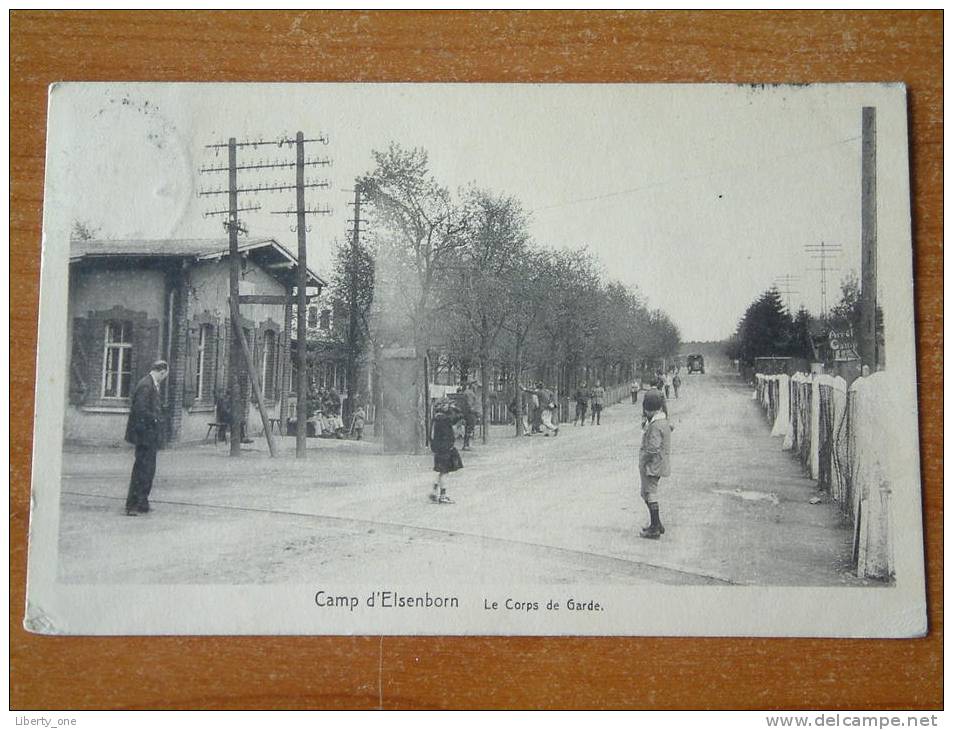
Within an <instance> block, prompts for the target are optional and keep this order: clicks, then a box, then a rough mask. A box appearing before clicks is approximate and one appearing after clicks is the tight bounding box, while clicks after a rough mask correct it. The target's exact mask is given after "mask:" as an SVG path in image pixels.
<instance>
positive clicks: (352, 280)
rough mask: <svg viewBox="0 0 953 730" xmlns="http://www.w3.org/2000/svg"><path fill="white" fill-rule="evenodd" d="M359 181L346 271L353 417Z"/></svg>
mask: <svg viewBox="0 0 953 730" xmlns="http://www.w3.org/2000/svg"><path fill="white" fill-rule="evenodd" d="M362 192H363V191H362V189H361V183H360V181H359V180H356V181H355V183H354V230H353V231H352V235H351V262H350V267H349V268H350V271H349V272H348V312H349V317H348V332H347V407H348V414H347V415H348V416H349V417H351V418H353V416H354V411H355V409H356V406H357V404H356V403H355V402H354V397H355V392H356V389H355V387H354V386H355V382H354V381H355V380H356V379H357V353H356V352H355V349H356V344H357V328H358V324H357V261H358V256H359V255H360V245H361V193H362Z"/></svg>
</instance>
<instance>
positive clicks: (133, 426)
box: [126, 360, 169, 517]
mask: <svg viewBox="0 0 953 730" xmlns="http://www.w3.org/2000/svg"><path fill="white" fill-rule="evenodd" d="M168 374H169V363H167V362H166V361H165V360H156V361H155V362H154V363H152V367H151V368H150V369H149V374H148V375H146V376H145V377H144V378H142V380H140V381H139V382H138V383H136V389H135V390H134V391H133V393H132V405H131V407H130V409H129V420H128V421H127V422H126V441H128V442H129V443H131V444H135V446H136V461H135V463H134V464H133V466H132V476H131V477H130V478H129V492H128V494H127V495H126V514H127V515H129V516H130V517H135V516H137V515H140V514H145V513H146V512H149V511H150V509H151V508H150V506H149V493H150V492H151V491H152V481H153V479H155V474H156V452H157V451H158V449H159V441H160V430H161V422H162V404H161V401H160V398H159V384H160V383H161V382H162V381H163V380H165V379H166V376H168Z"/></svg>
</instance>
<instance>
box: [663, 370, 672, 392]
mask: <svg viewBox="0 0 953 730" xmlns="http://www.w3.org/2000/svg"><path fill="white" fill-rule="evenodd" d="M662 384H663V385H664V386H665V398H666V399H667V398H668V397H669V396H670V392H669V391H670V390H671V387H672V371H671V370H669V371H668V372H667V373H665V375H664V377H663V379H662Z"/></svg>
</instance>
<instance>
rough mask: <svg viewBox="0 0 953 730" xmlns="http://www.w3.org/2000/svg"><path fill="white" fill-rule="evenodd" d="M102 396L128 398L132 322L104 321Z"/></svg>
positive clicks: (130, 374)
mask: <svg viewBox="0 0 953 730" xmlns="http://www.w3.org/2000/svg"><path fill="white" fill-rule="evenodd" d="M105 329H106V336H105V348H104V353H103V362H104V363H105V367H104V368H103V398H128V397H129V390H130V387H129V386H130V384H131V381H132V322H129V321H127V320H109V321H108V322H106V328H105Z"/></svg>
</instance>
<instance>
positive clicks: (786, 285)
mask: <svg viewBox="0 0 953 730" xmlns="http://www.w3.org/2000/svg"><path fill="white" fill-rule="evenodd" d="M800 279H801V277H800V276H793V275H791V274H785V275H784V276H779V277H778V278H777V279H775V280H774V285H775V286H776V287H777V289H778V294H782V295H784V296H785V298H786V301H787V303H788V314H790V315H791V316H794V310H793V309H791V295H792V294H800V293H801V292H799V291H797V290H796V289H792V288H791V287H792V286H796V282H798V281H800Z"/></svg>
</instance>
